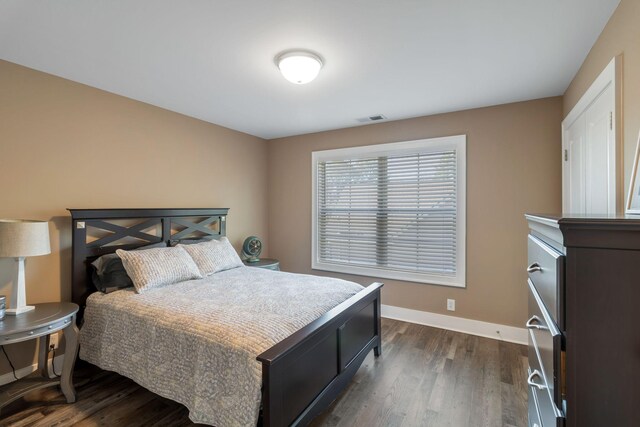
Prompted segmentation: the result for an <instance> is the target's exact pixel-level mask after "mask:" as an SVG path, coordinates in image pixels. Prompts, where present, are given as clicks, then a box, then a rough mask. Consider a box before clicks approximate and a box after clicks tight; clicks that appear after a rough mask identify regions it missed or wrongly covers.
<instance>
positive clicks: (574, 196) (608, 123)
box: [562, 70, 621, 215]
mask: <svg viewBox="0 0 640 427" xmlns="http://www.w3.org/2000/svg"><path fill="white" fill-rule="evenodd" d="M605 71H606V70H605ZM603 74H604V73H603ZM596 83H598V81H596ZM596 83H594V85H596ZM593 88H594V87H593V86H592V88H591V89H590V90H589V91H588V92H587V93H586V94H585V97H586V96H589V98H590V99H588V100H587V101H588V102H584V100H581V102H579V103H578V104H577V105H576V107H575V108H574V110H573V111H571V113H569V115H568V116H567V119H565V121H564V122H563V124H562V126H563V130H564V131H563V149H564V153H563V157H564V158H563V162H562V163H563V173H562V175H563V203H562V204H563V206H562V207H563V211H564V213H565V214H587V215H593V214H615V213H616V212H617V210H619V201H620V200H621V198H620V196H621V195H620V194H618V193H619V191H618V172H619V171H618V158H617V156H618V155H619V154H618V150H617V143H616V137H615V105H616V97H615V84H614V81H613V80H611V81H609V82H608V83H607V82H605V83H604V84H603V83H602V82H600V86H599V87H598V88H597V89H598V90H597V91H594V90H592V89H593Z"/></svg>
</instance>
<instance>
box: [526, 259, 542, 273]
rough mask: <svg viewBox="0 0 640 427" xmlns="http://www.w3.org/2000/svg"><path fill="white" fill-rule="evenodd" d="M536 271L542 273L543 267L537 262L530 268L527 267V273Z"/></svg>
mask: <svg viewBox="0 0 640 427" xmlns="http://www.w3.org/2000/svg"><path fill="white" fill-rule="evenodd" d="M536 271H542V267H540V264H538V263H537V262H534V263H533V264H531V265H530V266H529V267H527V273H535V272H536Z"/></svg>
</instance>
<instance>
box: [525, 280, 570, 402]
mask: <svg viewBox="0 0 640 427" xmlns="http://www.w3.org/2000/svg"><path fill="white" fill-rule="evenodd" d="M527 283H528V285H529V286H528V287H529V320H528V321H527V323H526V325H525V326H526V328H527V329H528V331H529V360H530V361H531V359H532V358H533V357H536V358H538V359H539V361H538V363H539V365H540V371H541V373H542V374H543V375H544V378H545V383H546V384H547V386H548V389H549V395H550V396H551V399H552V400H553V402H554V403H555V404H556V405H557V406H558V407H559V408H562V406H563V399H564V398H563V384H564V372H563V367H562V334H561V333H560V331H559V330H558V327H557V326H556V324H555V323H554V322H553V319H551V317H550V316H549V313H548V312H547V310H546V309H545V308H544V306H543V305H542V301H541V298H540V295H539V293H538V292H537V290H536V288H535V286H534V285H533V282H532V281H531V280H527Z"/></svg>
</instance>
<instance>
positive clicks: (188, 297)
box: [80, 267, 362, 427]
mask: <svg viewBox="0 0 640 427" xmlns="http://www.w3.org/2000/svg"><path fill="white" fill-rule="evenodd" d="M361 289H362V286H360V285H358V284H356V283H353V282H347V281H344V280H339V279H332V278H326V277H318V276H310V275H301V274H292V273H285V272H279V271H270V270H264V269H260V268H254V267H239V268H234V269H231V270H227V271H223V272H219V273H216V274H213V275H211V276H209V277H207V278H205V279H201V280H191V281H186V282H181V283H177V284H173V285H169V286H165V287H162V288H158V289H152V290H149V291H147V292H144V293H142V294H136V293H135V291H133V289H125V290H120V291H117V292H113V293H110V294H103V293H100V292H95V293H93V294H92V295H90V296H89V298H88V300H87V306H86V310H85V313H84V324H83V326H82V328H81V330H80V358H81V359H83V360H86V361H88V362H90V363H93V364H95V365H97V366H99V367H100V368H102V369H105V370H109V371H115V372H117V373H119V374H121V375H124V376H126V377H128V378H131V379H132V380H134V381H135V382H137V383H138V384H140V385H142V386H143V387H145V388H147V389H149V390H151V391H152V392H154V393H157V394H159V395H161V396H164V397H167V398H169V399H172V400H175V401H177V402H180V403H182V404H183V405H185V406H186V407H187V408H188V409H189V418H190V419H191V420H192V421H194V422H196V423H204V424H211V425H216V426H219V427H226V426H255V425H256V422H257V419H258V414H259V408H260V400H261V390H260V388H261V382H262V381H261V373H262V370H261V365H260V363H259V362H258V361H257V360H256V356H258V355H259V354H260V353H262V352H263V351H265V350H267V349H268V348H270V347H272V346H273V345H274V344H276V343H277V342H279V341H281V340H283V339H284V338H286V337H288V336H289V335H291V334H292V333H294V332H295V331H297V330H299V329H300V328H302V327H304V326H305V325H307V324H309V323H311V322H312V321H313V320H315V319H317V318H318V317H320V316H321V315H322V314H324V313H326V312H327V311H329V310H330V309H331V308H333V307H335V306H336V305H338V304H340V303H341V302H343V301H345V300H346V299H348V298H349V297H351V296H353V295H355V294H356V293H358V292H359V291H360V290H361Z"/></svg>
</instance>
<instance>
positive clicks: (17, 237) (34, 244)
mask: <svg viewBox="0 0 640 427" xmlns="http://www.w3.org/2000/svg"><path fill="white" fill-rule="evenodd" d="M50 253H51V245H50V243H49V223H48V222H47V221H32V220H24V219H0V257H8V258H20V257H30V256H38V255H47V254H50Z"/></svg>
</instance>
